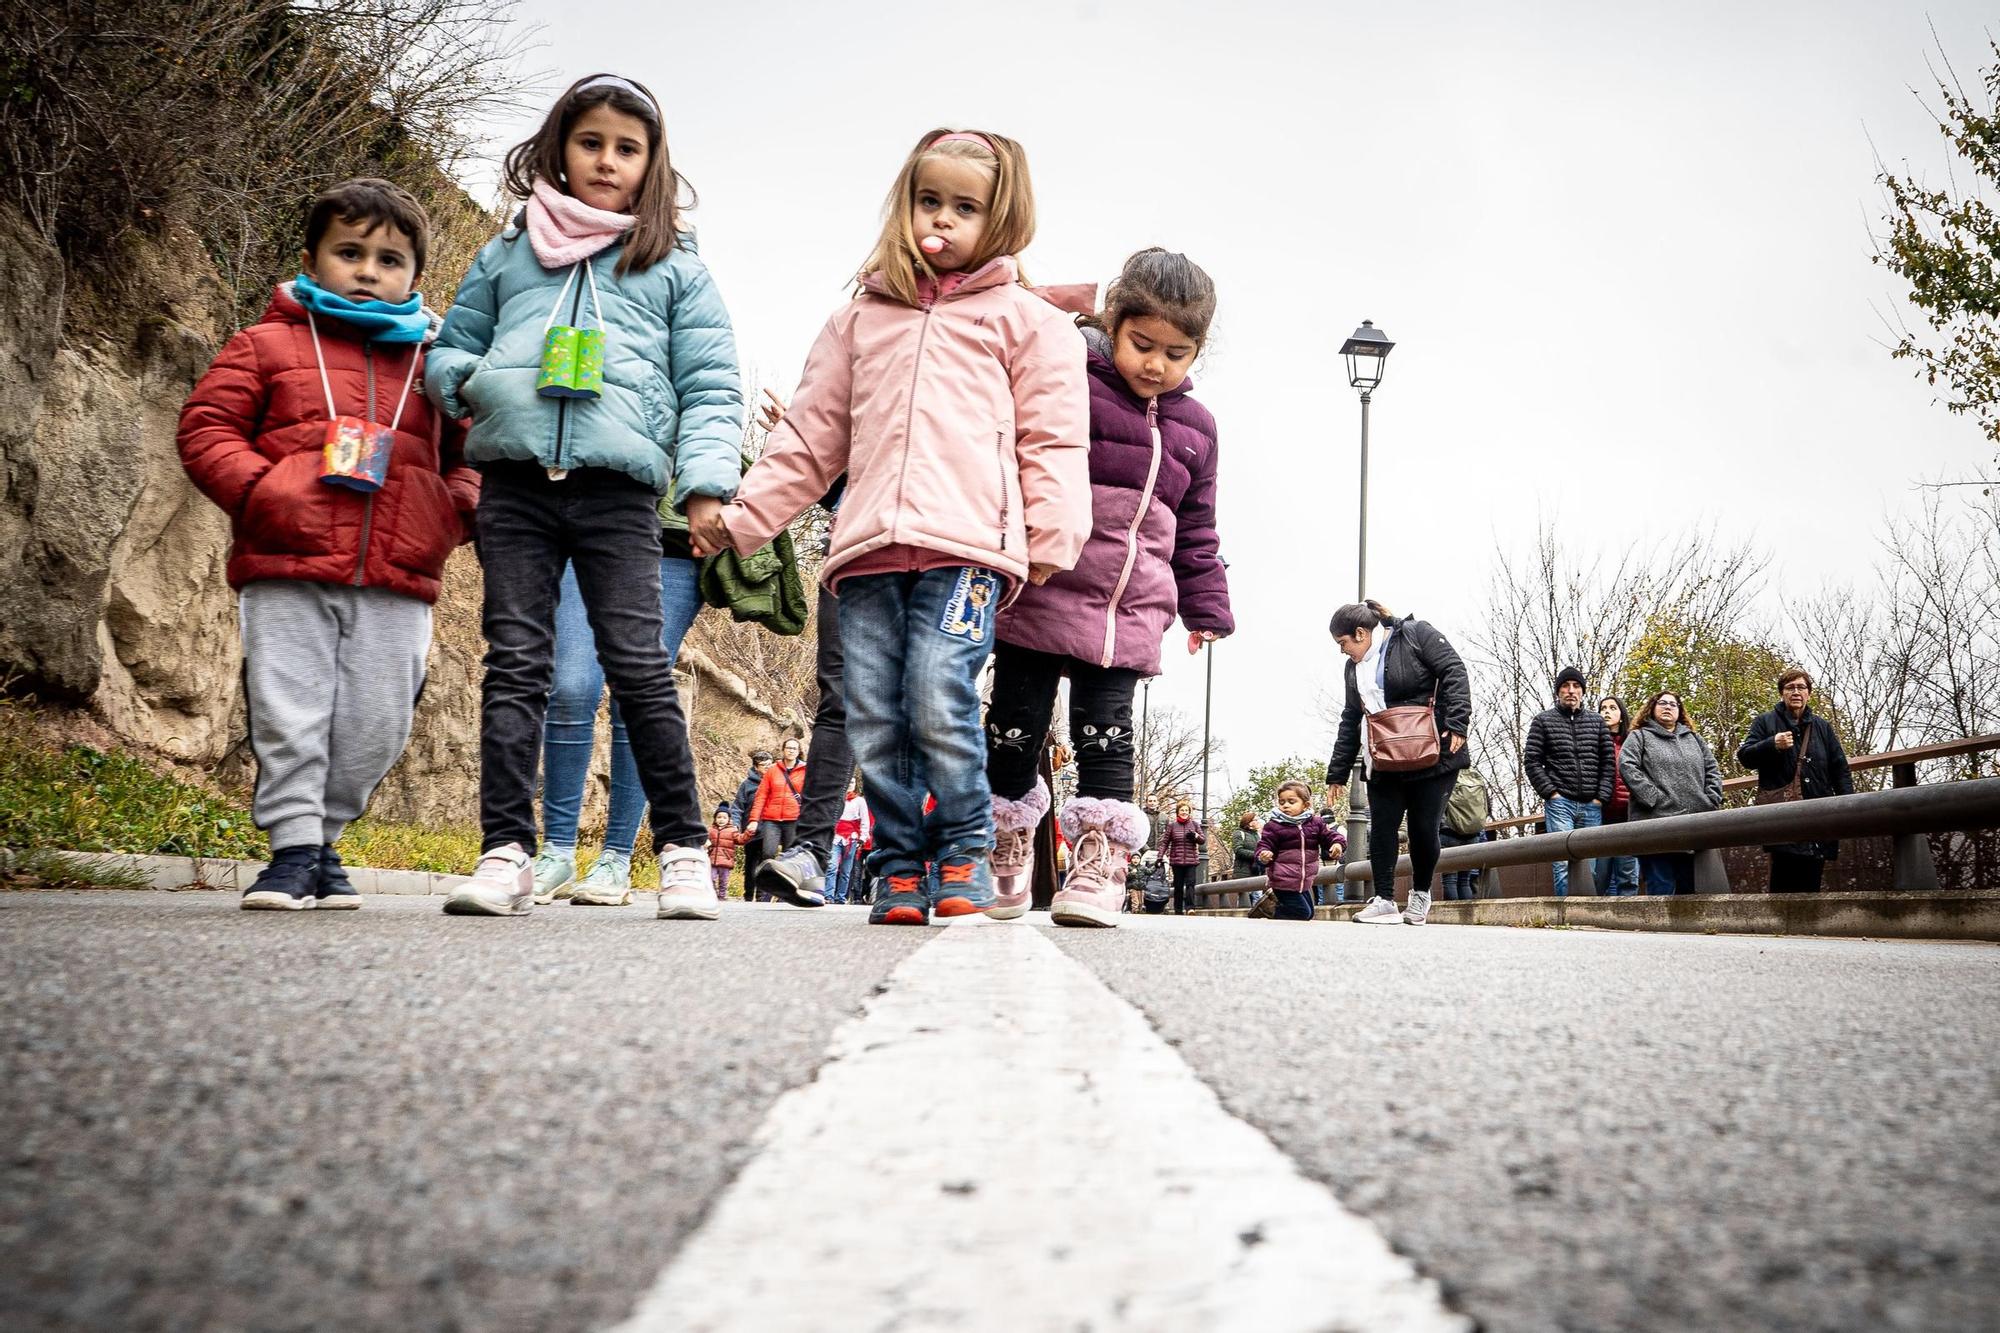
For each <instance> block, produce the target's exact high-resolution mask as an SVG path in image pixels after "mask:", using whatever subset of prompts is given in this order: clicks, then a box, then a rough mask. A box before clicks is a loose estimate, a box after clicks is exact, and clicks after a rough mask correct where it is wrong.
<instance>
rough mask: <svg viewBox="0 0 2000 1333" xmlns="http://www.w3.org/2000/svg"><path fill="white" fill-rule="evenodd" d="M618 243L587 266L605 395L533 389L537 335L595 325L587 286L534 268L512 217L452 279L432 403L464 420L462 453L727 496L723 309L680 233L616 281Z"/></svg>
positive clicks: (730, 362)
mask: <svg viewBox="0 0 2000 1333" xmlns="http://www.w3.org/2000/svg"><path fill="white" fill-rule="evenodd" d="M622 251H623V247H622V246H618V245H614V246H612V247H610V248H609V249H607V250H601V251H599V252H598V253H597V254H595V255H593V256H592V257H591V258H590V259H589V260H588V261H586V262H587V263H589V264H590V265H591V267H592V269H593V270H594V271H595V273H596V277H597V295H598V299H599V301H600V302H601V307H602V312H603V326H604V329H605V349H604V391H603V393H602V395H601V396H599V397H597V398H569V399H558V398H544V397H542V396H540V395H539V394H537V393H536V392H535V379H536V377H537V376H538V375H539V374H540V372H541V364H542V333H543V330H544V328H545V327H546V326H547V324H548V321H549V311H550V310H551V308H553V307H554V306H555V305H556V300H557V297H558V296H559V295H561V296H562V309H561V311H560V312H558V314H557V317H556V323H558V324H574V325H577V326H579V327H583V328H591V327H595V326H596V323H597V321H596V320H595V319H594V318H593V317H592V306H591V294H590V284H589V282H587V281H586V280H585V279H586V275H585V274H584V273H583V272H582V271H581V269H580V268H579V269H578V271H577V272H576V274H575V277H574V279H573V280H572V281H571V282H570V283H569V291H568V293H567V294H566V295H565V294H563V292H562V288H563V280H564V279H565V278H569V277H570V276H571V273H570V270H569V269H546V268H543V267H542V265H541V262H540V261H539V260H537V259H536V258H535V252H534V248H533V247H532V246H530V245H529V243H528V237H527V232H526V230H525V228H524V227H523V226H522V224H521V221H520V219H518V218H517V219H516V220H515V223H514V225H512V226H510V227H508V228H507V230H506V231H504V232H502V233H501V234H500V235H499V236H497V237H495V238H494V239H493V240H491V241H488V242H487V243H486V248H485V249H483V250H481V251H480V252H479V258H478V259H476V260H474V261H473V265H472V271H471V272H469V273H467V274H466V275H465V281H464V282H462V283H460V284H459V286H458V296H457V299H456V300H455V301H454V302H453V304H452V307H451V312H450V313H449V314H447V315H446V316H445V321H444V329H443V330H442V331H441V332H440V333H439V334H438V340H437V343H436V344H435V346H433V347H432V349H431V353H430V357H429V360H428V362H427V363H426V365H425V367H424V381H425V388H426V390H427V391H428V392H429V394H430V397H431V400H432V401H433V402H435V403H436V404H437V405H438V407H439V408H441V409H442V410H443V411H444V412H445V414H446V415H448V416H451V417H467V416H469V417H471V418H472V425H471V429H470V430H469V431H468V433H467V435H466V441H465V456H466V458H467V459H469V460H470V461H472V462H474V463H484V462H490V461H494V460H498V459H514V460H518V461H521V462H532V463H539V464H541V465H542V466H543V467H550V468H555V467H565V468H584V467H602V468H613V469H616V470H617V471H619V472H623V473H626V474H627V475H629V476H632V477H635V478H637V479H638V480H640V481H642V482H644V483H645V484H646V485H648V486H651V487H652V488H653V489H654V491H656V492H658V493H659V494H661V495H665V494H666V493H667V492H668V490H669V488H670V487H671V488H672V490H673V493H674V496H675V501H676V503H677V504H678V505H680V506H681V507H683V508H684V507H685V506H686V504H687V499H688V497H689V496H691V495H713V496H717V497H719V498H721V499H724V500H727V499H729V498H730V497H731V496H733V495H735V494H736V483H737V479H738V477H739V475H740V467H739V463H738V460H739V457H740V451H741V449H742V445H743V387H742V381H741V377H740V376H739V374H738V371H737V365H736V335H735V333H734V332H733V331H732V330H731V329H730V327H729V312H728V310H727V309H725V308H724V307H723V304H722V296H721V294H720V293H719V292H717V291H716V289H715V283H714V281H713V280H712V279H711V278H710V277H709V274H708V269H707V267H706V266H705V265H703V263H702V262H701V260H700V258H698V257H697V256H696V254H695V249H694V241H693V238H692V237H687V236H683V237H682V238H681V243H680V244H679V245H678V246H676V247H675V248H674V249H673V250H672V251H670V252H669V253H668V255H667V257H666V258H665V259H662V260H661V261H660V262H658V263H657V264H654V265H653V266H652V267H651V268H649V269H647V270H645V271H644V272H639V271H634V272H631V273H627V274H626V275H625V276H624V277H622V278H621V277H618V276H616V269H617V266H618V257H619V255H620V254H621V253H622Z"/></svg>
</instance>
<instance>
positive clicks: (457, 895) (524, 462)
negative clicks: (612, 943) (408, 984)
mask: <svg viewBox="0 0 2000 1333" xmlns="http://www.w3.org/2000/svg"><path fill="white" fill-rule="evenodd" d="M506 182H507V188H508V189H509V190H510V191H511V192H513V193H514V194H516V195H519V196H521V197H523V198H525V199H526V200H527V207H526V208H525V209H524V210H523V211H522V213H521V215H520V217H519V218H518V219H517V220H516V222H515V224H514V225H513V226H510V227H509V228H508V229H507V230H506V231H505V232H503V233H502V234H501V235H500V236H499V237H498V238H496V239H495V240H493V241H491V242H489V243H488V244H487V246H486V248H485V249H484V250H482V251H480V254H479V258H478V259H477V261H475V262H474V264H473V267H472V271H471V272H470V273H468V274H467V275H466V278H465V281H464V282H463V283H461V284H460V286H459V289H458V298H457V303H456V304H455V305H454V306H453V307H452V309H451V313H450V314H449V315H447V316H446V318H445V323H444V329H443V331H442V332H441V333H440V334H439V337H438V344H437V349H436V350H435V351H434V352H433V354H432V356H431V358H430V361H429V364H428V368H427V371H426V374H425V379H426V380H427V386H426V387H427V389H428V391H429V393H430V396H431V397H432V399H433V400H434V401H435V402H436V403H437V404H438V405H439V407H441V408H442V409H443V410H444V411H445V412H446V413H447V414H449V415H451V416H453V417H470V418H471V426H470V429H469V431H468V432H467V436H466V457H467V458H468V459H469V460H471V461H472V462H473V463H474V464H475V465H477V466H478V467H479V469H480V471H481V473H482V475H483V477H484V485H483V487H482V491H481V500H480V505H479V511H478V516H477V522H476V525H475V530H476V532H477V541H478V547H479V558H480V563H481V564H482V565H483V566H484V569H485V582H486V598H485V606H484V611H483V628H484V630H485V633H486V640H487V652H486V662H485V666H486V677H485V682H484V687H483V691H482V707H481V715H480V792H479V799H480V823H481V826H482V842H483V849H482V853H481V856H480V859H479V865H478V868H477V869H476V870H475V871H474V873H473V876H472V878H471V879H470V880H469V881H467V882H466V883H465V884H464V885H463V886H462V887H461V888H460V889H459V890H458V891H456V892H454V893H453V894H452V895H451V896H450V897H449V898H448V899H447V900H446V902H445V910H446V911H447V912H453V913H474V914H484V915H502V916H504V915H518V914H520V913H524V912H526V911H528V910H529V908H530V906H531V905H532V903H533V899H534V890H535V883H534V873H533V870H532V868H531V864H530V857H529V849H531V848H533V847H534V845H535V809H534V794H535V771H536V759H537V757H538V755H539V752H540V749H541V744H542V735H543V720H544V715H545V712H546V709H547V706H548V694H549V684H550V678H551V673H552V664H553V661H554V654H555V610H556V603H557V593H558V589H559V587H560V586H561V583H562V579H563V572H564V568H565V566H569V567H570V568H571V569H572V571H573V573H574V575H575V582H576V587H577V590H578V592H579V594H580V597H581V600H582V602H583V605H584V608H585V610H586V611H587V613H588V617H589V622H590V628H591V631H592V633H593V635H594V636H595V639H596V650H597V657H598V660H599V661H600V662H601V663H602V664H603V667H604V675H605V678H606V680H607V681H608V682H609V684H610V686H611V696H612V698H613V700H614V701H615V702H616V703H617V705H618V708H619V711H620V713H621V714H622V716H623V718H624V722H625V729H626V733H627V736H628V737H629V739H630V743H631V747H632V754H633V757H634V758H635V759H636V760H637V762H638V768H639V778H640V782H641V784H642V785H643V786H644V788H645V793H646V798H647V800H648V801H649V802H650V803H651V805H652V826H653V839H654V846H655V849H656V851H657V852H658V853H659V856H660V885H661V891H660V911H659V914H660V915H661V916H663V917H696V918H703V919H711V918H713V917H714V916H715V915H716V903H715V897H714V893H713V891H712V890H711V888H710V886H709V874H708V856H707V853H706V851H705V850H704V848H705V846H706V829H705V828H704V826H703V824H702V818H701V807H700V799H699V796H698V793H697V791H696V786H695V773H694V757H693V753H692V752H691V751H690V749H689V748H688V737H687V723H686V719H685V718H684V717H683V715H682V713H681V707H680V701H679V699H678V697H677V696H676V694H675V691H674V685H673V673H672V669H671V662H670V659H669V655H668V652H667V650H666V649H665V648H664V647H663V646H662V644H661V633H662V621H661V609H660V566H661V559H660V554H661V544H660V518H659V505H660V500H661V497H663V496H667V495H671V496H672V497H673V498H672V500H671V501H670V506H671V507H674V508H677V509H678V510H680V511H682V512H685V513H686V514H687V515H688V516H689V517H690V518H692V517H695V516H697V515H700V514H702V513H704V512H713V511H715V510H719V509H720V507H721V505H722V503H723V501H725V500H727V499H729V498H730V497H731V496H733V495H734V494H735V492H736V480H737V476H738V450H739V446H740V444H741V440H742V435H743V398H742V389H741V385H740V380H739V376H738V373H737V365H736V345H735V337H734V335H733V333H732V332H731V331H730V327H729V316H728V312H727V311H726V310H725V309H724V308H723V304H722V298H721V297H720V296H719V295H718V294H717V292H716V290H715V284H714V283H713V282H712V281H711V280H710V278H709V276H708V271H707V269H705V268H704V267H703V266H702V263H701V261H700V260H699V259H698V258H696V257H695V254H694V248H693V242H692V239H691V238H690V237H689V236H687V235H685V234H684V232H683V229H682V218H681V212H680V200H681V197H682V190H683V185H684V182H683V181H682V180H681V177H680V175H679V173H677V172H676V171H675V170H674V168H673V164H672V161H671V160H670V158H669V156H668V152H667V143H666V135H665V131H664V129H663V126H662V122H661V116H660V108H659V104H658V102H657V101H656V100H655V99H654V98H653V95H652V94H651V93H649V92H648V91H646V89H644V88H643V87H641V86H640V85H638V84H636V83H633V82H631V81H630V80H627V79H622V78H619V77H617V76H615V75H593V76H591V77H589V78H586V79H582V80H579V81H578V82H577V83H575V84H573V85H572V86H571V87H570V88H569V89H568V91H566V92H565V93H564V94H563V95H562V97H561V98H559V99H558V100H557V102H556V105H555V106H554V107H553V108H552V109H551V110H550V111H549V114H548V117H547V118H546V119H545V120H544V121H543V123H542V127H541V129H540V130H539V131H537V132H536V134H535V135H534V137H533V138H531V139H528V140H527V141H525V142H523V143H520V144H517V145H516V146H515V147H514V148H513V149H512V150H511V151H510V152H509V153H508V154H507V162H506Z"/></svg>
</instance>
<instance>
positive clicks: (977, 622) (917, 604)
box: [840, 565, 1002, 874]
mask: <svg viewBox="0 0 2000 1333" xmlns="http://www.w3.org/2000/svg"><path fill="white" fill-rule="evenodd" d="M1001 583H1002V580H1001V579H1000V576H999V575H997V574H994V573H993V572H991V571H990V570H985V569H977V568H973V567H971V566H966V565H952V566H949V567H947V568H944V569H929V570H925V571H923V572H922V573H910V574H902V573H898V574H863V575H861V576H860V577H858V578H851V579H845V580H843V581H842V582H841V585H840V645H841V653H842V656H843V657H845V658H846V680H845V684H846V687H847V739H848V742H849V744H851V745H852V746H853V747H854V757H855V759H856V760H858V761H859V762H860V764H861V774H862V778H863V780H864V781H865V782H866V784H867V789H868V808H869V810H870V812H871V813H873V814H874V816H875V852H874V855H873V856H871V857H870V858H869V862H868V866H869V869H871V870H873V871H874V872H876V873H877V874H887V873H889V872H890V871H891V870H895V871H899V872H900V871H908V870H910V869H913V868H915V867H917V866H921V865H922V864H923V863H924V862H926V861H938V860H941V859H943V858H944V857H946V856H950V855H952V854H953V853H956V852H968V851H975V850H976V851H981V852H984V851H988V850H990V849H991V848H992V846H993V790H992V788H991V787H990V786H988V785H987V781H986V737H985V734H984V733H983V732H982V731H981V729H980V724H979V687H978V678H979V669H980V667H981V666H983V665H984V664H985V662H986V657H987V654H988V653H989V652H990V651H991V650H992V647H993V621H994V617H995V614H996V613H997V612H998V611H999V609H1000V605H999V604H1000V594H1001ZM925 793H929V794H930V795H931V796H932V797H934V798H935V799H936V800H937V809H935V810H933V811H931V813H930V815H929V816H928V817H927V816H925V814H924V813H923V808H924V795H925Z"/></svg>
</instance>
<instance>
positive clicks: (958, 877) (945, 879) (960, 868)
mask: <svg viewBox="0 0 2000 1333" xmlns="http://www.w3.org/2000/svg"><path fill="white" fill-rule="evenodd" d="M974 869H975V866H974V865H973V863H972V862H971V861H947V862H945V863H944V864H943V865H941V866H939V867H938V883H940V884H970V883H972V872H973V870H974Z"/></svg>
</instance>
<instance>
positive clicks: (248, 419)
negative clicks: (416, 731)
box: [179, 179, 479, 910]
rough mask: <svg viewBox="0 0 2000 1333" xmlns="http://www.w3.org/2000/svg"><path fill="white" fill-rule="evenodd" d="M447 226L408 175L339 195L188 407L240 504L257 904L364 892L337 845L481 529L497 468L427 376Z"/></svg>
mask: <svg viewBox="0 0 2000 1333" xmlns="http://www.w3.org/2000/svg"><path fill="white" fill-rule="evenodd" d="M429 236H430V224H429V220H428V219H427V218H426V217H425V215H424V210H423V207H422V206H421V205H420V204H418V203H417V201H416V200H415V199H414V198H412V197H411V196H410V194H409V193H408V192H406V191H404V190H402V189H399V188H398V187H396V186H394V185H392V184H390V183H389V182H388V181H384V180H374V179H358V180H350V181H345V182H343V183H342V184H339V185H336V186H334V187H333V188H332V189H330V190H328V191H327V192H326V193H324V194H322V195H321V196H320V197H319V198H318V199H316V200H314V201H313V206H312V210H311V212H310V214H309V215H308V217H307V221H306V235H305V252H304V256H303V260H304V262H303V272H301V273H300V274H299V276H298V277H297V278H296V279H294V280H293V281H291V282H287V283H283V284H281V285H280V286H279V287H278V288H277V290H276V291H275V292H274V293H273V295H272V297H271V304H270V306H269V308H267V309H266V310H265V311H264V316H263V318H262V319H260V320H259V321H258V322H257V323H255V324H253V325H251V326H250V327H249V328H247V329H244V330H243V331H242V332H241V333H238V334H237V335H236V336H235V337H234V338H232V339H230V340H229V344H228V345H227V346H226V347H224V348H223V349H222V354H221V355H220V356H218V357H216V359H215V362H214V364H213V365H211V366H210V367H209V369H208V373H207V374H205V375H203V376H202V378H201V382H200V383H198V384H197V385H195V389H194V392H193V393H192V394H191V395H189V397H188V401H187V404H186V406H184V407H183V408H182V409H181V419H180V434H179V443H180V454H181V463H182V465H183V466H184V467H186V469H187V472H188V476H189V477H190V478H191V479H192V480H193V481H194V484H195V485H196V486H197V487H198V488H200V490H201V492H202V494H204V495H206V496H207V497H208V498H209V499H211V500H213V501H215V503H216V504H218V505H220V506H221V507H222V510H223V512H224V513H226V514H228V515H229V518H230V524H231V539H232V540H231V545H230V549H229V568H228V578H229V585H230V587H232V588H234V589H236V590H237V593H238V604H237V613H238V617H239V619H240V622H241V627H242V636H243V664H244V697H245V702H246V704H247V705H248V711H249V716H250V748H251V751H252V752H253V753H254V754H255V755H256V756H257V788H256V796H255V800H254V803H253V804H252V807H251V813H252V816H253V817H254V818H255V819H256V821H257V826H258V827H259V828H261V829H263V830H265V831H266V832H267V833H268V834H269V835H270V839H271V863H270V865H269V866H268V867H266V869H265V870H264V872H263V873H262V874H261V875H259V876H258V877H257V880H256V883H254V884H252V885H251V886H250V888H249V890H248V891H247V892H245V894H244V895H243V904H242V905H243V906H244V907H245V908H250V909H282V910H293V909H298V908H305V907H314V906H318V907H359V906H360V905H361V899H360V897H359V896H358V895H357V894H356V893H355V891H354V887H353V885H352V883H350V882H349V880H348V878H347V874H346V872H345V871H344V870H343V869H342V868H341V864H340V857H339V856H338V855H337V854H336V853H335V852H334V850H333V844H334V843H335V842H337V841H338V840H339V838H340V835H341V831H342V830H343V829H345V828H346V826H347V824H348V823H349V821H351V820H353V819H355V818H357V817H358V816H359V815H360V814H361V811H362V809H363V807H365V806H366V805H367V803H368V797H369V794H370V793H371V792H373V791H374V790H375V787H376V785H377V784H378V783H380V782H381V781H382V779H383V777H384V776H386V775H387V773H388V772H389V768H390V766H391V765H393V764H394V763H395V762H396V760H397V758H398V757H399V756H400V755H401V754H402V752H403V746H404V744H405V743H406V742H407V741H408V739H409V735H410V719H411V717H412V715H413V714H414V713H415V711H416V699H417V693H418V691H419V690H420V689H421V688H422V686H423V681H424V660H425V657H426V655H427V654H428V652H429V650H430V641H431V604H432V603H433V602H435V601H436V600H437V595H438V586H439V582H440V580H441V579H442V578H443V575H444V563H445V559H446V557H448V556H449V555H450V554H451V552H452V549H453V548H454V547H456V546H457V545H458V544H459V543H460V542H462V541H464V540H466V539H467V538H468V537H469V535H470V533H471V526H470V524H471V516H472V512H473V510H474V509H475V508H476V507H477V505H478V503H479V477H478V474H477V473H475V472H474V471H473V470H472V469H471V468H470V467H469V466H467V465H466V464H465V463H464V461H463V459H462V457H461V454H460V440H461V435H460V432H459V430H458V429H457V427H456V424H455V423H453V422H450V421H446V420H444V419H442V418H441V417H440V416H439V415H438V414H437V413H436V411H435V410H433V409H432V407H431V405H430V403H429V402H428V401H427V400H426V399H425V397H424V392H423V385H422V384H421V383H420V382H419V376H420V375H421V373H422V369H423V359H424V344H425V343H426V342H428V341H429V340H430V338H431V337H432V336H433V335H434V334H435V332H436V318H435V317H434V316H433V315H432V314H431V313H430V312H429V311H427V310H426V309H424V306H423V299H422V298H421V297H420V296H419V295H418V294H417V293H416V291H415V286H416V282H417V279H418V278H419V277H420V276H421V275H422V273H423V268H424V256H425V251H426V249H427V248H428V245H429Z"/></svg>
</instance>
